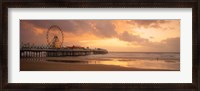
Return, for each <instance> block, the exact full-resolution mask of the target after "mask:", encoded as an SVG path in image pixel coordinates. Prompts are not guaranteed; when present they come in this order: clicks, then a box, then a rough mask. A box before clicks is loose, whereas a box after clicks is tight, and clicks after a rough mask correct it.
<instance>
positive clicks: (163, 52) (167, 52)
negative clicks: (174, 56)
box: [108, 51, 180, 53]
mask: <svg viewBox="0 0 200 91" xmlns="http://www.w3.org/2000/svg"><path fill="white" fill-rule="evenodd" d="M108 53H180V52H120V51H119V52H117V51H116V52H115V51H108Z"/></svg>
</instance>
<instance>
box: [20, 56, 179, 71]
mask: <svg viewBox="0 0 200 91" xmlns="http://www.w3.org/2000/svg"><path fill="white" fill-rule="evenodd" d="M72 61H73V60H72ZM20 71H171V70H169V69H139V68H128V67H121V66H115V65H102V64H79V63H63V62H47V61H36V60H24V59H23V60H21V62H20ZM173 71H176V70H173Z"/></svg>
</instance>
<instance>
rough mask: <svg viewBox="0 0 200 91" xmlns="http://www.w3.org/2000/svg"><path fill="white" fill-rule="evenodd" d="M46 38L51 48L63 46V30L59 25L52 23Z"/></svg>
mask: <svg viewBox="0 0 200 91" xmlns="http://www.w3.org/2000/svg"><path fill="white" fill-rule="evenodd" d="M46 39H47V43H48V46H49V47H50V48H61V47H62V44H63V41H64V36H63V31H62V30H61V28H60V27H59V26H57V25H52V26H50V27H49V28H48V30H47V35H46Z"/></svg>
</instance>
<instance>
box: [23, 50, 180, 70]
mask: <svg viewBox="0 0 200 91" xmlns="http://www.w3.org/2000/svg"><path fill="white" fill-rule="evenodd" d="M20 71H180V57H179V54H178V53H163V54H161V53H110V54H105V55H88V56H67V57H43V58H21V59H20Z"/></svg>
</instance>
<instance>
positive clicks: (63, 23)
mask: <svg viewBox="0 0 200 91" xmlns="http://www.w3.org/2000/svg"><path fill="white" fill-rule="evenodd" d="M21 22H24V23H27V24H30V25H32V26H31V27H35V28H37V29H38V28H44V29H46V30H47V29H48V28H49V27H50V26H51V25H58V26H59V27H60V28H61V29H62V30H63V31H64V32H67V33H72V34H76V35H79V34H83V33H91V34H94V35H96V36H98V37H103V38H110V37H113V36H114V35H116V34H117V32H116V31H115V26H114V24H112V21H110V20H101V21H99V20H21ZM33 31H34V29H33Z"/></svg>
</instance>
